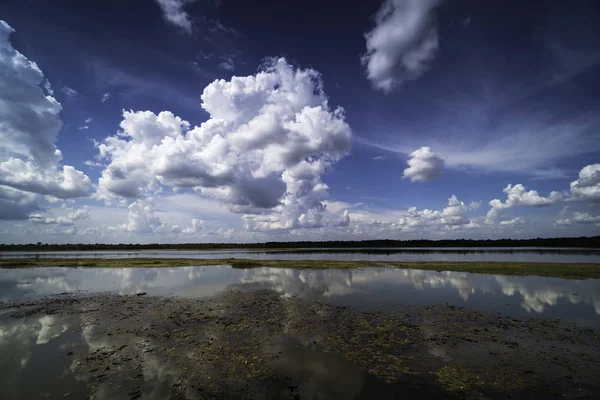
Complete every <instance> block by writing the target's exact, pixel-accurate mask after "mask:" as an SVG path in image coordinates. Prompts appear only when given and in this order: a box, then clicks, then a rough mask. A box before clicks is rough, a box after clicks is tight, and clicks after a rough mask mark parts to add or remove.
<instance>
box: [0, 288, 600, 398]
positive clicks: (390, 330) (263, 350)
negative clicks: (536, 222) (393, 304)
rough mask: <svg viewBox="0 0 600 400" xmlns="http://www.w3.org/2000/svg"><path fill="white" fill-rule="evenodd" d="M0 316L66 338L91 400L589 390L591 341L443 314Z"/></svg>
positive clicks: (153, 306) (194, 302)
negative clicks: (52, 328)
mask: <svg viewBox="0 0 600 400" xmlns="http://www.w3.org/2000/svg"><path fill="white" fill-rule="evenodd" d="M48 316H50V317H48ZM0 317H1V318H2V320H3V321H5V325H6V326H8V328H5V329H10V324H17V323H21V322H22V321H35V320H36V318H40V317H43V318H53V320H52V321H53V322H52V323H53V324H55V325H56V324H58V326H62V327H63V329H64V330H65V331H66V330H68V331H69V332H74V334H75V337H77V338H78V340H77V341H75V342H74V344H72V345H70V346H68V347H65V348H62V349H61V351H62V352H64V354H63V355H61V359H62V358H64V359H65V360H67V362H68V364H67V368H68V369H69V370H70V371H71V373H72V374H73V375H74V376H75V377H76V380H77V382H78V384H79V385H80V386H81V388H82V389H81V390H83V391H84V392H85V394H86V396H87V397H88V398H90V399H120V398H123V399H139V398H150V399H152V398H169V397H170V398H181V399H205V398H256V399H263V398H264V399H267V398H289V399H296V398H301V399H304V398H344V399H346V398H376V397H377V398H390V397H394V396H396V397H400V396H419V398H448V396H450V397H451V398H508V397H511V398H592V397H593V396H594V395H595V394H597V393H598V391H599V390H600V383H598V381H597V376H598V374H599V373H600V332H598V331H596V330H593V329H586V328H581V327H578V326H576V325H573V324H566V323H563V322H561V321H548V320H540V319H531V320H517V319H510V318H506V317H503V316H501V315H499V314H488V313H484V312H480V311H469V310H465V309H462V308H460V307H454V306H450V305H445V304H441V305H438V306H434V307H405V306H401V307H398V309H397V311H394V312H391V313H382V312H378V311H373V312H370V311H358V310H353V309H351V308H348V307H335V306H332V305H330V304H328V303H326V302H322V301H310V300H303V299H299V298H294V297H292V298H287V297H282V296H280V295H278V294H276V293H274V292H272V291H266V290H265V291H240V290H228V291H226V292H224V293H222V294H220V295H217V296H214V297H211V298H207V299H203V300H198V299H184V298H177V297H149V296H146V295H132V296H119V295H111V294H102V295H93V296H81V295H79V296H71V295H61V296H55V297H52V298H45V299H41V300H37V301H31V302H27V303H1V304H0ZM374 396H375V397H374Z"/></svg>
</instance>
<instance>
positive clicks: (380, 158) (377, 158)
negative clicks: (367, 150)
mask: <svg viewBox="0 0 600 400" xmlns="http://www.w3.org/2000/svg"><path fill="white" fill-rule="evenodd" d="M373 160H375V161H383V160H387V156H375V157H373Z"/></svg>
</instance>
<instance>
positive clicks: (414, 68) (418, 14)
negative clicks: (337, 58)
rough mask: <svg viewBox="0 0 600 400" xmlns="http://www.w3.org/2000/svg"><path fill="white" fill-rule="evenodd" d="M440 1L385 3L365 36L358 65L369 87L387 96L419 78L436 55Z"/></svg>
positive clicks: (390, 0)
mask: <svg viewBox="0 0 600 400" xmlns="http://www.w3.org/2000/svg"><path fill="white" fill-rule="evenodd" d="M441 2H442V0H385V1H384V3H383V4H382V6H381V8H380V9H379V11H377V14H375V27H374V28H373V29H372V30H371V31H369V32H367V33H366V34H365V38H366V40H367V53H366V54H365V55H364V56H363V57H362V63H363V65H365V67H366V69H367V77H368V79H369V80H370V81H371V83H372V84H373V87H375V88H376V89H379V90H383V91H384V92H390V91H391V90H393V89H394V88H395V87H397V86H398V85H400V84H402V82H404V81H406V80H413V79H417V78H418V77H420V76H421V75H422V74H423V73H424V72H425V71H426V70H427V69H429V66H430V64H431V62H432V61H433V59H434V58H435V55H436V53H437V50H438V47H439V43H438V32H437V26H436V25H437V24H436V8H437V6H438V5H439V4H440V3H441Z"/></svg>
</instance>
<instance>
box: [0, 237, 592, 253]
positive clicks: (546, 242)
mask: <svg viewBox="0 0 600 400" xmlns="http://www.w3.org/2000/svg"><path fill="white" fill-rule="evenodd" d="M350 247H353V248H366V249H369V248H403V247H578V248H582V247H587V248H600V236H591V237H588V236H582V237H562V238H536V239H493V240H492V239H452V240H426V239H420V240H358V241H357V240H352V241H346V240H345V241H339V240H336V241H327V242H264V243H177V244H166V243H148V244H131V243H130V244H126V243H121V244H103V243H95V244H85V243H72V244H51V243H41V242H38V243H30V244H0V251H93V250H233V249H240V250H242V249H316V248H319V249H333V248H350Z"/></svg>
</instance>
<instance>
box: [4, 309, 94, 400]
mask: <svg viewBox="0 0 600 400" xmlns="http://www.w3.org/2000/svg"><path fill="white" fill-rule="evenodd" d="M68 329H69V323H68V322H67V319H66V318H65V317H57V316H54V315H43V316H36V317H29V318H24V319H19V320H10V321H7V320H0V354H1V355H2V357H1V360H2V362H0V387H1V388H2V398H3V399H7V400H10V399H25V398H41V397H44V398H64V397H65V395H66V394H67V393H69V394H70V395H75V397H77V395H78V394H79V395H80V396H83V397H85V394H86V390H85V386H84V385H79V384H77V382H76V381H75V379H74V377H73V374H72V371H71V368H70V367H71V360H70V359H69V357H65V354H66V353H67V352H68V351H69V350H70V349H71V348H72V347H73V346H74V343H75V342H76V340H77V337H76V335H75V334H73V333H70V334H67V331H68ZM32 379H33V380H32ZM33 381H35V385H30V384H29V383H30V382H33ZM67 387H68V389H67ZM83 397H81V398H83Z"/></svg>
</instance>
